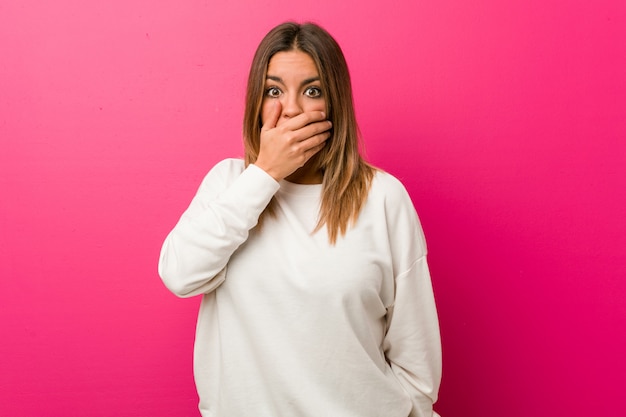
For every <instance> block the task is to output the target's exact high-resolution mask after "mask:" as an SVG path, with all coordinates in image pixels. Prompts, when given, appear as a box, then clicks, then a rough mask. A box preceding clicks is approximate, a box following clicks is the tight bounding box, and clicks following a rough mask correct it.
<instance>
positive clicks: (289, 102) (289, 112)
mask: <svg viewBox="0 0 626 417" xmlns="http://www.w3.org/2000/svg"><path fill="white" fill-rule="evenodd" d="M281 105H282V108H283V111H282V116H283V117H287V118H289V117H294V116H297V115H299V114H300V113H302V105H301V104H300V101H299V100H298V97H297V96H296V95H292V94H289V95H285V96H284V99H283V101H282V103H281Z"/></svg>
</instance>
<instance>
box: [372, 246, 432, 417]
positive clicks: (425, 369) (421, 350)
mask: <svg viewBox="0 0 626 417" xmlns="http://www.w3.org/2000/svg"><path fill="white" fill-rule="evenodd" d="M383 347H384V351H385V356H386V357H387V360H388V362H389V364H390V366H391V369H392V371H393V372H394V374H395V375H396V377H397V378H398V380H399V381H400V384H401V385H402V386H403V387H404V389H405V390H406V392H407V393H408V394H409V396H410V397H411V401H412V403H413V410H412V411H411V414H410V417H431V416H433V415H436V414H433V410H432V407H433V403H434V402H435V401H436V400H437V394H438V391H439V383H440V381H441V343H440V336H439V322H438V319H437V311H436V308H435V300H434V296H433V290H432V286H431V281H430V274H429V271H428V265H427V263H426V257H425V256H423V257H421V258H420V259H419V260H417V261H416V262H415V264H414V265H413V266H412V267H411V269H410V270H408V271H407V272H405V273H404V274H402V275H401V276H399V277H397V278H396V295H395V303H394V305H393V307H392V308H391V309H390V310H389V312H388V330H387V334H386V336H385V341H384V345H383Z"/></svg>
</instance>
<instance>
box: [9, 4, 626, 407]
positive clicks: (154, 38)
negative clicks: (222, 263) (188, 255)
mask: <svg viewBox="0 0 626 417" xmlns="http://www.w3.org/2000/svg"><path fill="white" fill-rule="evenodd" d="M46 3H47V4H46ZM215 3H218V2H215ZM219 3H220V4H222V3H223V4H224V5H220V6H215V5H213V4H211V2H209V1H200V0H191V1H184V2H181V1H174V0H170V1H161V2H154V1H149V0H124V1H121V0H110V1H105V2H103V1H99V2H96V1H91V2H89V1H84V0H81V1H78V0H57V1H54V2H51V1H50V2H42V1H35V0H20V1H3V2H2V3H0V51H1V54H0V140H1V147H0V196H1V197H0V198H1V200H0V277H1V279H0V314H1V317H0V335H1V336H0V415H2V416H28V417H31V416H33V417H34V416H46V417H48V416H52V417H56V416H62V417H71V416H77V417H78V416H81V417H83V416H117V417H126V416H148V415H149V416H153V417H160V416H163V417H165V416H192V415H197V413H196V411H195V410H196V401H197V398H196V394H195V391H194V386H193V380H192V374H191V353H192V340H193V332H194V325H195V315H196V310H197V307H198V302H199V300H198V299H193V300H179V299H176V298H175V297H174V296H172V295H170V294H169V293H168V292H167V291H166V290H165V288H164V287H163V286H162V285H161V283H160V281H159V278H158V276H157V274H156V262H157V256H158V251H159V248H160V245H161V242H162V239H163V238H164V236H165V234H166V233H167V231H168V230H169V229H170V228H171V227H172V226H173V223H174V222H175V221H176V219H177V218H178V216H179V215H180V213H181V211H182V210H183V209H184V208H185V207H186V205H187V203H188V202H189V199H190V198H191V196H192V194H193V192H194V191H195V189H196V187H197V186H198V183H199V181H200V179H201V178H202V176H203V175H204V173H205V172H206V171H207V170H208V169H209V167H211V166H212V165H213V164H214V163H215V162H216V161H218V160H219V159H221V158H224V157H226V156H237V155H240V154H241V145H240V119H241V113H242V98H243V86H244V82H245V78H246V72H247V66H248V64H249V61H250V59H251V56H252V53H253V50H254V48H255V46H256V44H257V43H258V41H259V40H260V38H261V37H262V35H263V34H264V33H265V32H266V31H267V30H268V29H269V28H270V27H272V26H273V25H275V24H277V23H279V22H281V21H283V20H285V19H288V18H294V19H298V20H302V19H312V20H315V21H317V22H319V23H321V24H322V25H324V26H325V27H327V28H328V29H329V30H330V31H331V32H332V33H333V34H334V35H335V36H336V37H337V39H338V40H339V42H340V43H341V44H342V46H343V47H344V50H345V52H346V55H347V57H348V60H349V63H350V66H351V69H352V72H353V77H354V87H355V95H356V101H357V105H358V115H359V117H360V121H361V127H362V131H363V134H364V136H365V138H366V142H367V147H368V154H369V157H370V159H371V160H372V161H373V162H374V163H376V164H378V165H380V166H381V167H383V168H385V169H387V170H388V171H391V172H392V173H394V174H396V175H397V176H399V177H400V178H402V179H403V181H404V182H405V184H406V185H407V187H408V189H409V191H410V193H411V195H412V196H413V198H414V201H415V204H416V207H417V209H418V211H419V213H420V216H421V218H422V222H423V224H424V228H425V231H426V233H427V238H428V241H429V247H430V262H431V267H432V272H433V277H434V285H435V290H436V295H437V300H438V305H439V309H440V316H441V325H442V335H443V344H444V362H445V364H444V381H443V385H442V389H441V395H440V402H439V403H438V405H437V408H438V410H439V411H440V413H441V414H442V415H443V416H444V417H453V416H463V417H502V416H507V417H516V416H520V417H522V416H523V417H527V416H572V417H577V416H581V417H582V416H589V415H603V416H623V415H625V414H626V399H625V397H624V395H623V390H624V388H625V387H626V360H625V359H624V352H625V351H626V331H625V329H626V299H625V298H626V280H625V279H624V278H626V250H625V249H626V221H625V220H624V217H625V216H624V215H625V213H624V212H625V210H624V207H625V206H626V192H625V190H626V172H625V171H626V170H625V168H624V166H625V165H626V122H625V120H626V117H624V110H625V109H626V81H625V76H624V71H625V70H624V68H625V67H626V60H625V57H626V46H625V45H626V3H625V2H624V1H622V0H613V1H610V0H594V1H592V0H589V1H586V2H584V1H578V2H574V1H569V0H561V1H559V0H547V1H546V0H542V1H533V0H530V1H529V0H510V1H499V0H486V1H482V2H465V1H454V0H439V1H420V2H415V1H407V0H405V1H399V2H394V6H393V7H392V8H387V7H385V5H387V4H388V3H384V2H376V1H364V0H359V1H357V0H351V1H343V2H337V1H335V0H320V1H318V2H316V3H315V5H314V6H311V4H309V3H306V2H304V3H303V2H293V1H278V0H270V1H265V2H257V1H253V0H247V1H239V2H238V1H230V2H219ZM292 3H297V4H296V5H293V4H292ZM337 3H339V4H337Z"/></svg>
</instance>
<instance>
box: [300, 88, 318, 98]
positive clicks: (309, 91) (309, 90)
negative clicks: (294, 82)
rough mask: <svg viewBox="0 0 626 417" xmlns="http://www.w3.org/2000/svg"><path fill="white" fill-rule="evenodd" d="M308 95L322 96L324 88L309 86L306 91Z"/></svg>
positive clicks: (313, 96)
mask: <svg viewBox="0 0 626 417" xmlns="http://www.w3.org/2000/svg"><path fill="white" fill-rule="evenodd" d="M304 94H305V95H306V96H307V97H311V98H318V97H321V96H322V90H321V89H320V88H319V87H309V88H307V89H306V90H305V91H304Z"/></svg>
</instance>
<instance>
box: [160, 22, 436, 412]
mask: <svg viewBox="0 0 626 417" xmlns="http://www.w3.org/2000/svg"><path fill="white" fill-rule="evenodd" d="M243 132H244V142H245V160H236V159H228V160H224V161H222V162H220V163H219V164H217V165H216V166H215V167H214V168H213V169H212V170H211V171H210V172H209V173H208V174H207V176H206V178H205V179H204V181H203V182H202V185H201V186H200V189H199V191H198V193H197V194H196V196H195V197H194V199H193V201H192V202H191V205H190V206H189V208H188V209H187V210H186V211H185V213H184V214H183V215H182V217H181V219H180V220H179V222H178V224H177V225H176V226H175V227H174V229H173V230H172V231H171V233H170V234H169V235H168V237H167V238H166V240H165V243H164V244H163V248H162V251H161V257H160V262H159V273H160V275H161V277H162V279H163V281H164V283H165V285H166V286H167V287H168V288H169V289H170V290H171V291H172V292H174V293H175V294H176V295H178V296H181V297H190V296H194V295H198V294H203V299H202V304H201V307H200V313H199V317H198V324H197V332H196V341H195V351H194V373H195V380H196V386H197V389H198V393H199V396H200V411H201V413H202V415H203V416H205V417H208V416H211V417H230V416H244V415H254V416H260V417H265V416H267V417H278V416H285V417H299V416H302V417H304V416H307V417H308V416H310V417H320V416H332V417H341V416H346V417H347V416H354V417H357V416H358V417H365V416H372V417H407V416H411V417H415V416H420V417H422V416H432V415H436V414H435V413H434V412H433V411H432V404H433V402H434V401H435V400H436V397H437V391H438V388H439V381H440V376H441V350H440V340H439V327H438V321H437V313H436V310H435V303H434V297H433V292H432V286H431V282H430V276H429V272H428V266H427V263H426V245H425V241H424V237H423V233H422V230H421V227H420V224H419V220H418V218H417V215H416V213H415V210H414V208H413V205H412V203H411V200H410V198H409V196H408V194H407V192H406V190H405V189H404V187H403V186H402V185H401V184H400V182H399V181H398V180H396V179H395V178H393V177H392V176H391V175H389V174H386V173H384V172H382V171H380V170H377V169H375V168H373V167H371V166H370V165H368V164H367V163H366V162H365V161H364V160H363V159H362V157H361V156H360V154H359V149H358V135H357V125H356V120H355V116H354V109H353V104H352V91H351V86H350V79H349V74H348V68H347V65H346V62H345V59H344V57H343V54H342V52H341V49H340V48H339V46H338V45H337V43H336V42H335V41H334V39H333V38H332V37H331V36H330V35H329V34H328V33H327V32H326V31H325V30H323V29H322V28H320V27H319V26H316V25H314V24H303V25H298V24H295V23H285V24H282V25H279V26H277V27H276V28H274V29H273V30H271V31H270V32H269V33H268V34H267V35H266V37H265V38H264V39H263V40H262V42H261V44H260V45H259V48H258V50H257V51H256V54H255V56H254V59H253V62H252V67H251V70H250V76H249V80H248V88H247V97H246V108H245V116H244V129H243Z"/></svg>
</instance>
